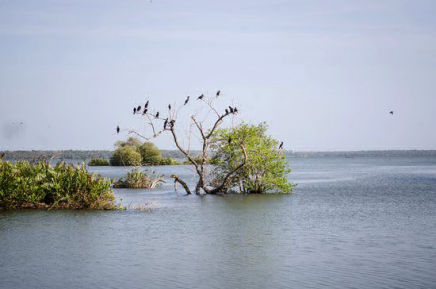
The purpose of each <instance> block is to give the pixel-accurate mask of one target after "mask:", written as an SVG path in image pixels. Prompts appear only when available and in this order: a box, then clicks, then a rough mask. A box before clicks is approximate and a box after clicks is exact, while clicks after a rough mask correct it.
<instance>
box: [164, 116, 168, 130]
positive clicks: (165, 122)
mask: <svg viewBox="0 0 436 289" xmlns="http://www.w3.org/2000/svg"><path fill="white" fill-rule="evenodd" d="M167 123H168V118H166V119H165V121H164V129H166V128H167Z"/></svg>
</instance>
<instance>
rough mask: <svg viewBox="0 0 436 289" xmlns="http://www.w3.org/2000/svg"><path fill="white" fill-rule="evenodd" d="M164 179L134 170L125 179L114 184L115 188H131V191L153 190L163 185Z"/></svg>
mask: <svg viewBox="0 0 436 289" xmlns="http://www.w3.org/2000/svg"><path fill="white" fill-rule="evenodd" d="M163 182H164V180H163V177H162V176H159V177H156V176H155V175H154V174H153V175H148V174H147V173H146V171H142V170H139V169H133V170H131V171H130V172H128V173H127V176H126V178H125V179H123V178H121V179H119V180H118V181H117V182H115V184H114V188H130V189H153V188H155V187H156V186H158V185H160V184H161V183H163Z"/></svg>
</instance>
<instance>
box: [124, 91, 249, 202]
mask: <svg viewBox="0 0 436 289" xmlns="http://www.w3.org/2000/svg"><path fill="white" fill-rule="evenodd" d="M218 96H220V91H218V92H217V93H216V95H215V96H212V97H206V96H204V95H203V94H202V95H200V96H199V97H198V98H197V100H196V101H201V103H202V105H205V106H206V108H207V109H208V112H207V115H206V117H205V119H202V120H198V119H197V116H196V115H195V114H192V115H191V116H190V119H189V127H190V128H191V127H192V126H194V127H196V128H197V130H198V133H199V136H200V137H199V140H200V144H201V154H200V157H198V156H197V157H195V156H194V155H192V154H191V151H190V143H191V140H190V138H191V134H189V136H188V143H189V145H188V148H185V147H183V145H182V143H181V142H180V140H179V136H178V133H177V131H176V125H177V124H178V123H179V122H178V121H176V118H177V115H178V112H179V111H180V110H182V109H185V108H186V107H187V104H188V103H189V96H188V97H187V98H186V100H185V101H184V104H183V105H181V106H179V107H178V108H177V109H176V108H175V106H174V105H173V106H171V105H168V110H167V111H168V114H167V117H163V114H160V113H159V112H155V113H152V110H151V109H150V107H148V103H149V102H148V101H147V103H146V105H145V108H144V110H143V111H138V110H136V111H135V113H134V114H136V115H141V116H143V117H144V118H145V121H146V122H147V123H148V125H149V126H150V128H151V135H150V136H146V135H145V134H142V133H139V132H137V131H136V130H129V133H130V134H135V135H137V136H139V137H141V138H144V139H146V140H151V139H153V138H156V137H158V136H160V135H161V134H163V133H170V134H171V136H172V140H173V142H174V144H175V146H176V147H177V149H178V150H179V151H180V152H181V153H182V154H183V155H184V156H185V157H186V158H187V160H188V161H189V163H190V164H191V165H192V166H193V168H194V170H195V172H196V174H197V175H198V181H197V184H196V186H195V193H196V194H197V195H200V194H201V190H203V192H204V193H206V194H216V193H220V192H226V191H227V189H228V181H229V179H230V178H231V177H232V176H233V175H234V174H235V173H237V172H238V171H239V170H240V169H241V168H242V167H244V166H245V164H246V162H247V152H246V148H245V145H244V144H243V143H240V144H239V146H240V147H241V152H242V154H243V158H242V162H241V163H240V164H239V165H238V166H236V167H235V168H234V169H233V170H232V171H229V172H228V173H227V174H226V175H225V176H224V178H223V179H222V180H221V182H220V183H219V184H213V185H212V184H210V183H208V181H207V171H206V169H207V166H208V157H209V150H210V145H211V141H212V137H213V135H214V133H215V132H216V130H217V129H218V128H219V127H220V126H221V125H222V124H223V122H224V120H225V118H227V117H229V116H232V115H235V114H237V112H238V110H237V108H233V107H231V106H229V109H225V110H224V112H219V111H218V110H217V109H216V107H215V106H214V102H215V100H216V99H217V98H218ZM210 114H213V115H214V121H212V123H211V125H210V127H208V128H205V127H204V126H205V122H206V119H207V118H208V117H209V115H210ZM190 131H191V129H190ZM171 177H172V178H173V179H174V182H175V184H176V183H179V184H181V185H182V187H183V188H184V189H185V191H186V193H187V194H191V190H190V189H189V186H188V185H187V184H186V182H185V181H183V180H182V179H181V178H179V177H178V176H177V175H171Z"/></svg>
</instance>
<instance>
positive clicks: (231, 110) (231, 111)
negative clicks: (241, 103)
mask: <svg viewBox="0 0 436 289" xmlns="http://www.w3.org/2000/svg"><path fill="white" fill-rule="evenodd" d="M229 109H230V113H233V112H234V110H233V107H231V106H230V105H229Z"/></svg>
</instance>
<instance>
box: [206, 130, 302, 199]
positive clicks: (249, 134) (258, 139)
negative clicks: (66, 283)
mask: <svg viewBox="0 0 436 289" xmlns="http://www.w3.org/2000/svg"><path fill="white" fill-rule="evenodd" d="M266 130H267V126H266V124H265V123H261V124H259V125H257V126H255V125H248V124H244V123H243V124H241V125H239V126H236V127H233V128H228V129H219V130H217V131H216V133H215V135H214V140H213V147H214V150H215V157H214V158H215V159H216V164H217V165H216V166H215V171H214V180H213V183H220V182H222V180H224V177H225V176H226V175H227V174H228V173H229V172H232V171H233V170H234V169H235V168H236V167H237V166H238V165H239V164H241V163H242V162H243V158H244V157H243V156H244V154H243V152H242V148H241V144H243V145H244V147H245V149H246V152H247V162H246V163H245V165H244V166H243V167H242V169H240V170H238V171H237V172H236V173H235V174H234V175H233V176H232V177H231V178H229V179H228V184H227V185H226V187H227V190H229V191H237V192H241V193H290V192H291V191H292V188H293V186H294V185H293V184H292V183H290V182H289V181H288V179H287V175H288V174H289V173H290V172H291V169H290V168H289V164H288V162H287V161H286V156H285V154H283V152H282V151H281V150H279V149H278V141H277V140H275V139H273V138H271V137H270V136H267V135H266Z"/></svg>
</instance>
